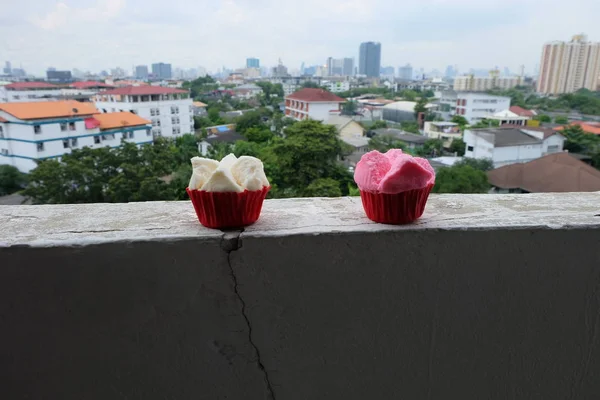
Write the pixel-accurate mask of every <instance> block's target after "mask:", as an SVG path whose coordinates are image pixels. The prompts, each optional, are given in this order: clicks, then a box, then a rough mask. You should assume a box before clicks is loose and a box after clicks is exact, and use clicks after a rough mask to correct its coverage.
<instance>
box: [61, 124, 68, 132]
mask: <svg viewBox="0 0 600 400" xmlns="http://www.w3.org/2000/svg"><path fill="white" fill-rule="evenodd" d="M66 130H67V124H65V123H64V122H61V124H60V131H61V132H64V131H66Z"/></svg>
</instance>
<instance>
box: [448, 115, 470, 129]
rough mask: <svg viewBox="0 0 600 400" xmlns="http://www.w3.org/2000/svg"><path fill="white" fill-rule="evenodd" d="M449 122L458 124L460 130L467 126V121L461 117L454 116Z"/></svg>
mask: <svg viewBox="0 0 600 400" xmlns="http://www.w3.org/2000/svg"><path fill="white" fill-rule="evenodd" d="M450 122H454V123H455V124H458V125H459V126H460V127H461V129H462V128H464V127H465V126H467V125H469V121H467V119H466V118H465V117H463V116H462V115H455V116H453V117H452V119H451V120H450Z"/></svg>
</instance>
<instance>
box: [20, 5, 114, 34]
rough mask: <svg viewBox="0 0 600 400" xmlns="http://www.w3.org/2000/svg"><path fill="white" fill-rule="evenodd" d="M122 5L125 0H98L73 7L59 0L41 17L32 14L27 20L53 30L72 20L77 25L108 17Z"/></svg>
mask: <svg viewBox="0 0 600 400" xmlns="http://www.w3.org/2000/svg"><path fill="white" fill-rule="evenodd" d="M124 5H125V0H105V1H101V0H100V1H98V2H97V3H96V4H95V5H94V6H92V7H87V8H73V7H70V6H69V5H67V4H66V3H64V2H59V3H58V4H56V6H55V8H54V9H53V10H52V11H50V12H48V13H47V14H46V15H44V16H42V17H40V16H34V17H32V18H30V20H29V21H30V22H31V23H32V24H33V25H35V26H37V27H38V28H41V29H43V30H55V29H58V28H61V27H64V26H65V25H67V24H69V23H72V22H73V23H75V24H78V25H79V24H83V23H88V22H93V21H97V20H101V19H110V18H112V17H114V16H116V15H118V13H119V11H120V10H121V9H122V8H123V6H124Z"/></svg>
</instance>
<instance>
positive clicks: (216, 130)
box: [198, 124, 246, 156]
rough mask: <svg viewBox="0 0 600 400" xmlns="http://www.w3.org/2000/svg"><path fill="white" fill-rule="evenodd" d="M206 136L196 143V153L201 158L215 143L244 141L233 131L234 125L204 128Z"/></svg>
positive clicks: (243, 138)
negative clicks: (200, 155)
mask: <svg viewBox="0 0 600 400" xmlns="http://www.w3.org/2000/svg"><path fill="white" fill-rule="evenodd" d="M206 133H207V136H206V138H204V139H202V141H201V142H200V143H198V152H199V153H200V154H202V155H203V156H206V155H207V154H208V150H209V149H210V148H211V147H212V146H213V145H214V144H215V143H231V144H234V143H235V142H237V141H238V140H244V141H245V140H246V138H245V137H244V136H242V135H241V134H239V133H237V132H236V131H235V124H229V125H218V126H211V127H209V128H206Z"/></svg>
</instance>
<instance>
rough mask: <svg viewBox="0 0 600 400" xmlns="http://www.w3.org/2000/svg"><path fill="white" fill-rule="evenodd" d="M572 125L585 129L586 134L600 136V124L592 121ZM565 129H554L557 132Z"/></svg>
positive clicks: (572, 123) (574, 122)
mask: <svg viewBox="0 0 600 400" xmlns="http://www.w3.org/2000/svg"><path fill="white" fill-rule="evenodd" d="M570 125H579V126H580V127H581V129H583V131H584V132H586V133H591V134H594V135H600V122H591V121H573V122H571V124H570ZM564 128H565V127H564V126H558V127H556V128H554V130H555V131H562V130H563V129H564Z"/></svg>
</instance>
